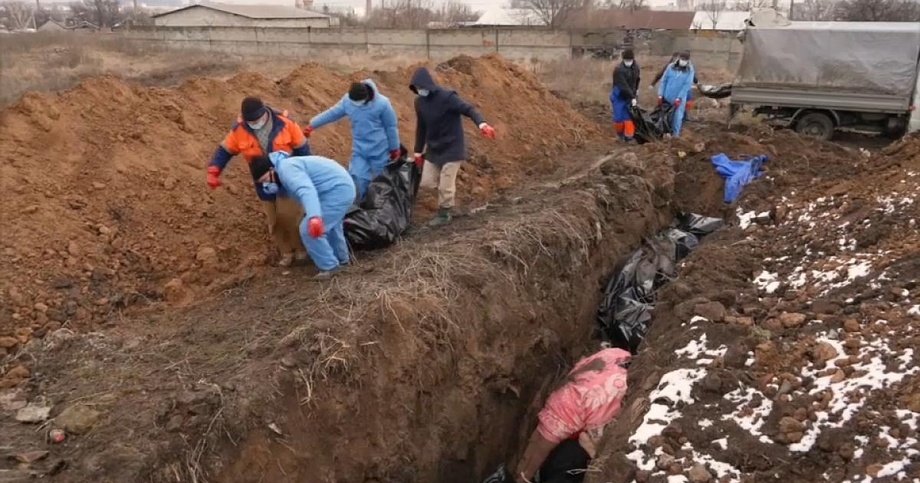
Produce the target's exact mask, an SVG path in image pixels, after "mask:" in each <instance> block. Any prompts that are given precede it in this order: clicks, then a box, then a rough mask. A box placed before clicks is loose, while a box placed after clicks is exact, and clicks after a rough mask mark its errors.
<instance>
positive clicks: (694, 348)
mask: <svg viewBox="0 0 920 483" xmlns="http://www.w3.org/2000/svg"><path fill="white" fill-rule="evenodd" d="M704 320H705V319H704ZM704 352H706V334H703V335H702V336H700V338H699V339H696V340H691V341H690V342H689V343H688V344H687V346H686V347H684V348H683V349H677V350H676V351H674V353H675V354H677V355H678V356H679V357H683V358H686V359H698V358H699V357H700V355H702V354H703V353H704Z"/></svg>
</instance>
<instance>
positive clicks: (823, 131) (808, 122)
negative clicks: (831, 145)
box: [795, 112, 834, 141]
mask: <svg viewBox="0 0 920 483" xmlns="http://www.w3.org/2000/svg"><path fill="white" fill-rule="evenodd" d="M795 131H796V132H797V133H799V134H801V135H803V136H811V137H814V138H818V139H823V140H825V141H828V140H830V139H831V138H832V137H833V136H834V121H833V120H831V118H830V117H829V116H828V115H827V114H824V113H823V112H811V113H808V114H806V115H804V116H802V117H801V118H799V120H798V121H796V123H795Z"/></svg>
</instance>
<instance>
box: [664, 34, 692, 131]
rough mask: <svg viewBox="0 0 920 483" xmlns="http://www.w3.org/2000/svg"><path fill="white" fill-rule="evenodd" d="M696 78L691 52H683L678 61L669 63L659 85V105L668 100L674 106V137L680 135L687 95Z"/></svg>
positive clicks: (672, 121) (672, 122)
mask: <svg viewBox="0 0 920 483" xmlns="http://www.w3.org/2000/svg"><path fill="white" fill-rule="evenodd" d="M695 78H696V69H694V67H693V64H692V63H690V53H689V52H681V53H680V54H679V55H678V58H677V62H674V63H672V64H669V65H668V67H667V69H665V71H664V75H663V76H662V77H661V84H660V85H659V86H658V105H659V106H660V105H661V104H663V103H665V102H667V103H669V104H671V105H672V106H674V117H673V118H672V119H671V126H672V134H673V135H674V137H679V136H680V129H681V127H682V126H683V124H684V114H685V113H686V112H687V97H688V96H689V95H690V89H692V88H693V79H695Z"/></svg>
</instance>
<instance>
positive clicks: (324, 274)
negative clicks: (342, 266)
mask: <svg viewBox="0 0 920 483" xmlns="http://www.w3.org/2000/svg"><path fill="white" fill-rule="evenodd" d="M338 271H339V269H338V268H334V269H332V270H324V271H321V272H319V273H317V274H316V275H314V276H313V280H320V281H322V280H329V279H331V278H332V277H334V276H335V274H336V273H338Z"/></svg>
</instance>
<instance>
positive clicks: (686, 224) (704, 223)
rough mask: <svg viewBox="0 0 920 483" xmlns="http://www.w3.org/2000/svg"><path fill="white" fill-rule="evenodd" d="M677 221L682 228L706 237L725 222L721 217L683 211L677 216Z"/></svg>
mask: <svg viewBox="0 0 920 483" xmlns="http://www.w3.org/2000/svg"><path fill="white" fill-rule="evenodd" d="M676 221H677V226H678V227H680V229H681V230H684V231H687V232H690V233H692V234H694V235H696V236H697V237H704V236H706V235H708V234H710V233H712V232H714V231H716V230H718V229H719V228H722V226H723V225H724V224H725V222H724V221H722V219H721V218H712V217H708V216H701V215H695V214H693V213H682V214H680V215H678V216H677V220H676Z"/></svg>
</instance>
